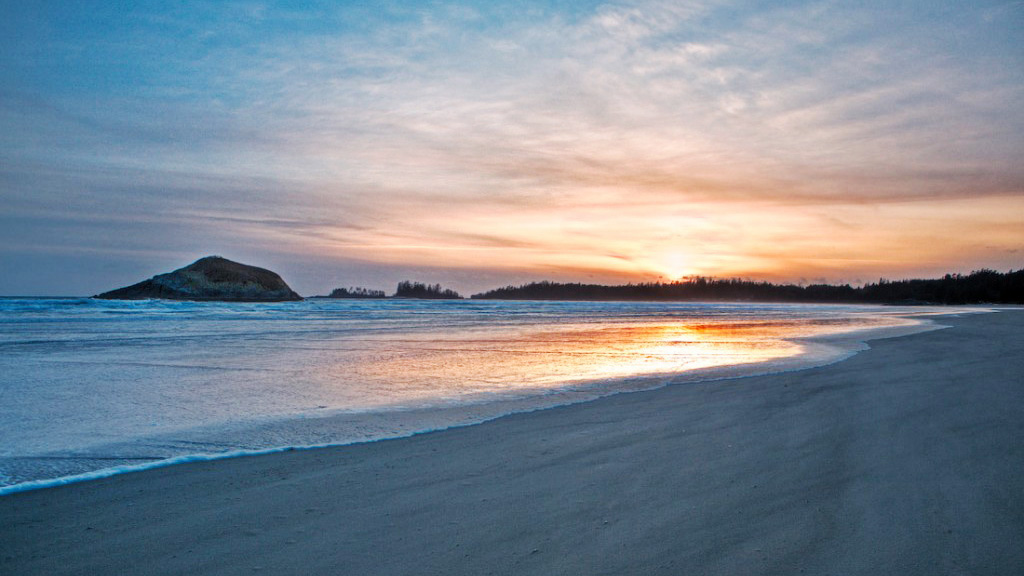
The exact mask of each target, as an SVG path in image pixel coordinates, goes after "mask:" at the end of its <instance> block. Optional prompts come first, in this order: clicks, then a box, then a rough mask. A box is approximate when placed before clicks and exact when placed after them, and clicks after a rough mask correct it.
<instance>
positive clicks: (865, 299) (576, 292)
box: [472, 269, 1024, 305]
mask: <svg viewBox="0 0 1024 576" xmlns="http://www.w3.org/2000/svg"><path fill="white" fill-rule="evenodd" d="M472 298H475V299H484V300H647V301H702V300H703V301H736V302H742V301H756V302H807V303H837V304H838V303H851V304H853V303H865V304H907V305H915V304H920V305H925V304H1024V269H1022V270H1017V271H1016V272H1014V271H1010V272H1007V273H1005V274H1004V273H1001V272H996V271H994V270H978V271H975V272H972V273H970V274H968V275H962V274H946V275H945V276H943V277H942V278H936V279H931V280H896V281H888V280H884V279H883V280H879V281H878V282H877V283H873V284H865V285H864V286H861V287H853V286H850V285H849V284H843V285H832V284H810V285H807V286H801V285H796V284H772V283H770V282H755V281H752V280H741V279H737V278H733V279H726V280H722V279H716V278H701V277H698V278H692V279H689V280H683V281H679V282H650V283H640V284H624V285H619V286H605V285H601V284H573V283H558V282H532V283H530V284H523V285H521V286H506V287H504V288H497V289H495V290H490V291H488V292H483V293H481V294H474V295H473V296H472Z"/></svg>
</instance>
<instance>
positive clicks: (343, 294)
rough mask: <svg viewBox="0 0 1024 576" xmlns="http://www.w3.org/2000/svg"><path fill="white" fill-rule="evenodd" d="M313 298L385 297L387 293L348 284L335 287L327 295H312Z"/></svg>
mask: <svg viewBox="0 0 1024 576" xmlns="http://www.w3.org/2000/svg"><path fill="white" fill-rule="evenodd" d="M314 298H387V294H385V293H384V291H383V290H373V289H370V288H360V287H351V286H350V287H348V288H335V289H334V290H332V291H331V293H330V294H329V295H327V296H314Z"/></svg>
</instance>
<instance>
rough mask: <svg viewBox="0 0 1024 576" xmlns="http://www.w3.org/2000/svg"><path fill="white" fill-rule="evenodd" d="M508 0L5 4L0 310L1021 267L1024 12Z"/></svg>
mask: <svg viewBox="0 0 1024 576" xmlns="http://www.w3.org/2000/svg"><path fill="white" fill-rule="evenodd" d="M528 4H530V8H529V9H521V8H522V7H521V6H518V5H517V7H516V8H512V7H510V6H509V5H507V4H506V3H502V2H486V3H484V2H463V1H461V0H455V1H454V2H449V3H442V4H433V3H429V4H425V3H421V2H407V1H406V0H398V1H397V2H393V3H387V4H386V5H380V6H377V5H374V6H373V7H372V8H367V7H363V6H361V5H359V4H358V3H342V4H340V5H336V6H330V7H323V8H316V7H302V8H299V7H288V6H282V5H274V4H268V5H266V6H261V7H260V8H259V9H258V10H252V11H246V10H239V9H238V7H237V6H234V5H228V4H224V5H222V4H211V5H210V6H208V7H207V8H205V9H204V10H202V11H188V10H180V11H178V10H175V11H169V10H168V8H167V7H165V6H163V5H162V4H159V3H155V4H145V5H140V6H137V7H136V8H135V9H133V10H132V11H131V12H130V13H126V12H125V11H123V10H121V9H120V8H118V7H117V6H116V5H115V4H110V5H107V4H106V3H89V4H77V3H66V5H65V4H60V6H57V5H56V4H53V5H51V4H48V3H45V2H44V3H33V2H25V3H17V4H12V5H11V7H10V9H9V10H8V11H7V13H6V14H5V22H7V28H6V29H5V30H6V32H7V34H6V35H5V37H4V45H5V47H6V48H7V49H6V50H4V51H0V60H3V63H4V65H3V66H0V82H2V84H0V85H3V86H4V88H5V89H6V90H7V92H9V94H8V96H9V97H5V98H0V142H2V143H3V146H0V167H2V169H0V188H2V191H0V196H2V198H3V200H4V202H3V203H2V204H3V209H2V210H3V213H0V221H2V222H3V225H2V226H0V246H2V249H0V258H3V259H2V260H0V262H2V263H3V264H4V265H5V267H6V268H7V269H11V270H18V271H19V273H18V274H10V275H7V276H6V277H4V278H3V279H2V280H0V282H2V283H0V294H53V293H54V292H55V291H62V292H67V293H69V294H75V293H95V292H98V291H102V290H103V289H106V288H109V287H110V286H111V285H117V284H122V283H124V284H127V283H128V282H129V281H133V280H135V279H136V276H137V274H138V271H139V270H140V269H143V270H154V271H156V270H160V269H163V267H164V265H167V266H174V265H180V264H181V263H183V262H190V261H192V260H194V259H195V258H196V257H198V256H199V255H203V254H210V253H222V254H228V255H233V256H235V257H236V258H238V259H241V260H245V261H252V262H259V263H263V264H264V265H266V266H269V267H272V268H275V269H278V270H279V271H280V272H282V273H283V274H284V275H286V276H287V277H288V278H289V279H294V285H293V287H295V288H296V290H298V291H299V292H300V293H310V294H312V293H322V292H323V291H324V290H329V289H331V288H333V287H334V286H332V284H337V283H340V284H342V285H353V284H357V285H367V286H370V287H375V288H385V287H388V285H392V286H393V282H395V281H398V280H402V279H407V278H408V277H414V276H415V277H417V278H418V279H422V280H424V281H427V280H429V281H431V282H442V283H445V284H446V285H447V284H449V283H452V284H454V286H453V287H454V288H457V289H459V290H460V291H464V292H473V291H482V290H486V289H490V288H493V287H494V286H495V285H501V284H503V283H508V282H519V281H532V280H543V279H551V280H560V281H583V282H591V281H592V282H602V283H617V282H622V283H625V282H646V281H656V280H658V279H661V280H663V281H669V282H671V281H675V280H681V279H685V278H688V277H692V276H696V275H700V276H709V277H718V278H731V277H743V278H750V279H757V280H762V279H763V280H769V281H792V282H819V281H822V282H850V283H857V282H858V281H861V280H863V281H873V280H877V279H878V278H879V277H882V276H884V277H887V278H906V277H914V276H917V277H921V276H929V275H936V274H939V275H941V274H943V273H947V272H969V271H971V270H972V269H978V268H996V269H1000V270H1006V269H1015V268H1019V267H1021V266H1024V169H1022V164H1021V162H1020V158H1021V151H1022V150H1024V115H1022V113H1021V111H1022V110H1024V77H1022V76H1021V70H1024V66H1022V59H1021V55H1022V54H1024V52H1022V51H1021V47H1022V36H1021V35H1020V33H1019V30H1020V26H1021V22H1024V19H1022V18H1024V5H1021V4H1020V3H1012V2H1011V3H1007V2H1003V1H1000V0H979V1H978V2H973V3H968V4H964V5H958V6H956V7H955V8H954V7H949V6H947V7H938V8H936V7H933V6H931V5H928V4H927V3H902V4H899V5H897V6H893V7H888V6H887V7H886V9H885V10H884V11H881V10H879V9H878V8H877V7H874V6H872V5H863V4H858V3H826V4H821V3H820V2H804V1H796V2H787V3H785V4H784V5H779V4H778V3H772V2H757V1H755V2H749V3H743V4H742V5H735V4H731V3H725V4H722V3H719V2H711V1H701V0H697V1H695V2H688V3H686V5H685V7H683V6H680V5H679V3H676V2H667V1H662V0H637V1H629V2H619V1H616V0H609V1H600V2H593V3H589V2H583V3H578V4H577V3H574V6H573V8H571V9H569V8H567V7H566V6H565V5H562V4H559V3H554V4H543V3H541V4H532V3H528ZM168 22H173V23H174V25H173V26H171V25H169V24H168ZM950 30H955V32H956V33H955V34H950V33H949V31H950ZM172 44H173V45H175V46H180V50H175V51H166V50H163V49H162V47H166V46H168V45H172ZM195 54H201V55H202V57H201V58H195V57H191V56H188V55H195ZM72 61H73V62H74V63H75V65H74V66H70V67H68V66H54V65H53V63H54V62H72ZM112 270H116V271H117V276H116V278H112V277H111V271H112Z"/></svg>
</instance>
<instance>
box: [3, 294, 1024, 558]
mask: <svg viewBox="0 0 1024 576" xmlns="http://www.w3.org/2000/svg"><path fill="white" fill-rule="evenodd" d="M938 322H939V323H940V324H944V325H949V326H952V327H951V328H948V329H943V330H937V331H932V332H927V333H922V334H916V335H912V336H907V337H901V338H892V339H886V340H876V341H873V342H871V343H870V344H871V350H868V351H866V352H862V353H860V354H858V355H856V356H855V357H853V358H851V359H849V360H846V361H843V362H839V363H837V364H833V365H830V366H825V367H821V368H815V369H810V370H804V371H799V372H793V373H785V374H777V375H771V376H760V377H753V378H741V379H734V380H727V381H719V382H707V383H700V384H687V385H678V386H671V387H668V388H663V389H659V390H654V391H649V392H638V393H631V394H620V395H617V396H612V397H608V398H603V399H600V400H596V401H593V402H588V403H584V404H577V405H572V406H566V407H561V408H554V409H549V410H543V411H538V412H533V413H528V414H519V415H513V416H508V417H504V418H500V419H498V420H494V421H491V422H487V423H485V424H480V425H475V426H469V427H464V428H457V429H451V430H446V431H442V432H434V433H428V434H422V435H418V436H414V437H410V438H404V439H398V440H388V441H381V442H373V443H367V444H360V445H353V446H345V447H338V448H327V449H317V450H307V451H293V452H286V453H280V454H273V455H265V456H256V457H245V458H235V459H228V460H219V461H213V462H199V463H191V464H183V465H178V466H172V467H167V468H161V469H154V470H148V471H145V472H138V473H132V474H124V475H119V476H114V477H111V478H106V479H102V480H96V481H90V482H83V483H78V484H72V485H67V486H62V487H56V488H49V489H44V490H36V491H30V492H23V493H16V494H11V495H7V496H3V497H0V573H3V574H24V575H29V574H253V573H266V574H360V575H363V574H445V575H450V574H467V575H470V574H472V575H482V574H545V575H547V574H565V575H570V574H573V575H576V574H616V575H621V574H800V573H805V574H872V575H874V574H901V575H913V574H921V575H925V574H927V575H934V574H1021V573H1024V313H1021V312H1020V311H1005V312H999V313H994V314H974V315H966V316H958V317H943V318H940V319H939V320H938Z"/></svg>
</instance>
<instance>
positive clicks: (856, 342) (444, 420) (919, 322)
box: [0, 307, 993, 498]
mask: <svg viewBox="0 0 1024 576" xmlns="http://www.w3.org/2000/svg"><path fill="white" fill-rule="evenodd" d="M991 312H993V309H990V308H978V309H976V310H970V309H967V308H963V307H955V308H953V309H951V310H949V311H942V310H941V309H940V310H938V311H936V310H931V311H929V312H927V313H922V314H918V315H907V316H895V317H894V318H896V319H899V320H901V321H903V323H900V324H895V323H894V324H892V325H889V326H882V327H869V328H857V329H853V330H850V331H845V332H838V333H832V334H822V335H816V336H810V337H796V338H791V339H784V340H786V341H789V342H792V343H797V344H799V345H800V346H801V347H802V348H803V351H802V352H801V353H799V354H795V355H793V356H788V357H784V358H779V359H773V360H767V361H761V362H750V363H742V364H733V365H723V366H713V367H710V368H698V369H693V370H687V371H683V372H674V373H653V374H640V375H636V376H631V377H622V378H613V379H607V380H595V381H582V382H573V383H568V384H567V385H566V386H564V387H562V388H554V389H551V390H548V391H545V392H541V393H534V394H524V395H521V396H520V395H513V396H511V397H508V398H497V399H484V400H481V401H478V402H472V401H471V402H464V403H462V404H459V405H455V406H450V407H448V406H441V405H437V406H427V407H422V408H411V409H396V410H378V411H367V412H354V413H353V412H348V411H345V410H336V411H334V412H333V413H330V412H328V413H327V414H325V415H319V414H297V415H293V416H290V417H287V418H280V419H276V420H274V419H272V420H268V421H266V422H263V423H249V424H244V425H239V426H237V427H234V428H230V427H229V428H224V427H221V428H220V434H221V437H217V438H214V439H215V440H218V443H230V441H225V439H224V437H223V435H224V434H225V431H226V430H233V432H227V434H228V437H229V438H230V435H231V434H232V433H233V434H235V435H236V436H237V437H239V438H243V437H245V436H246V435H248V434H249V433H251V432H252V431H255V430H270V431H271V432H270V433H269V434H267V433H264V434H265V435H273V432H272V431H273V430H274V428H275V427H276V426H288V425H290V424H293V423H295V422H298V421H302V422H303V423H306V422H310V423H312V424H311V426H313V427H320V428H323V429H337V428H339V427H343V426H347V427H348V428H352V427H353V426H354V424H353V423H358V425H359V427H360V428H365V429H373V427H374V426H376V427H378V428H379V431H377V432H376V433H374V432H366V433H365V434H364V435H361V436H359V437H349V438H345V437H342V438H341V439H337V440H331V441H327V442H320V443H310V444H284V445H276V446H267V447H263V448H242V449H235V450H227V451H222V452H212V453H211V452H196V453H187V454H179V455H174V456H169V457H166V458H150V457H131V456H126V457H124V458H123V460H126V461H131V460H148V461H147V462H144V463H128V464H121V465H116V466H111V467H106V468H99V469H94V470H87V471H85V472H81V473H75V474H70V475H66V476H57V477H52V478H40V479H35V480H29V481H25V482H18V483H15V484H9V485H3V486H0V498H3V497H4V496H6V495H8V494H16V493H19V492H25V491H31V490H44V489H48V488H52V487H56V486H63V485H67V484H74V483H78V482H88V481H92V480H97V479H101V478H108V477H111V476H118V475H121V474H130V473H136V472H141V471H145V470H151V469H157V468H164V467H167V466H174V465H179V464H185V463H189V462H206V461H214V460H222V459H231V458H240V457H247V456H260V455H268V454H275V453H279V452H288V451H294V450H314V449H320V448H332V447H340V446H351V445H354V444H362V443H368V442H379V441H382V440H392V439H400V438H408V437H411V436H416V435H419V434H427V433H431V432H439V431H444V430H449V429H452V428H460V427H465V426H475V425H479V424H482V423H485V422H489V421H492V420H495V419H498V418H503V417H506V416H509V415H513V414H524V413H530V412H535V411H539V410H548V409H551V408H557V407H560V406H570V405H575V404H581V403H586V402H592V401H595V400H599V399H602V398H607V397H609V396H615V395H618V394H631V393H635V392H643V391H649V390H657V389H660V388H664V387H666V386H674V385H685V384H695V383H701V382H722V381H727V380H735V379H744V378H754V377H759V376H766V375H772V374H782V373H788V372H795V371H801V370H808V369H812V368H817V367H821V366H827V365H830V364H833V363H836V362H842V361H844V360H847V359H849V358H852V357H853V356H855V355H856V354H858V353H860V352H863V351H865V350H868V349H869V348H870V345H869V344H868V342H870V341H873V340H879V339H886V338H899V337H903V336H907V335H912V334H918V333H922V332H928V331H931V330H938V329H942V328H944V327H945V326H943V325H941V324H938V323H937V322H936V321H935V319H936V318H942V317H944V316H955V315H958V314H963V313H991ZM812 349H815V350H816V352H814V351H812ZM389 426H390V427H392V428H393V427H395V426H398V427H399V428H400V429H401V430H402V431H401V432H394V431H385V429H386V428H388V427H389ZM203 430H204V429H202V428H199V429H196V430H191V431H181V432H178V433H176V434H175V436H181V435H182V434H185V435H187V436H189V437H192V436H194V437H195V440H196V441H202V440H209V438H207V435H206V434H204V433H203ZM215 434H216V433H215ZM143 441H144V442H157V443H159V442H160V441H161V439H160V438H158V437H156V438H151V439H143ZM239 443H241V442H239ZM92 451H99V452H101V453H118V452H122V451H125V450H124V448H120V449H119V448H118V446H117V445H112V446H97V447H95V448H94V449H93V450H92ZM38 457H44V458H45V457H47V456H46V455H42V456H38ZM38 457H37V458H38ZM26 458H28V459H31V458H33V457H26Z"/></svg>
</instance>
